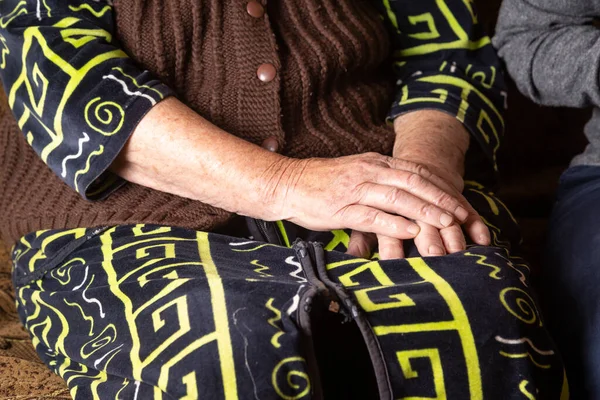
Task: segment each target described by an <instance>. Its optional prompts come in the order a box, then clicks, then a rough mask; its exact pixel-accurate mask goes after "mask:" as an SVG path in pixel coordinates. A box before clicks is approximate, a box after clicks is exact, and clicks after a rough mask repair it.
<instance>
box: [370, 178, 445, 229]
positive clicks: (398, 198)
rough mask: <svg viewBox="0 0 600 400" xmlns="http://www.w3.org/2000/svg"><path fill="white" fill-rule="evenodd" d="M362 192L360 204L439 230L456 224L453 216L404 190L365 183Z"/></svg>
mask: <svg viewBox="0 0 600 400" xmlns="http://www.w3.org/2000/svg"><path fill="white" fill-rule="evenodd" d="M361 190H362V194H361V199H360V201H359V203H360V204H363V205H366V206H370V207H374V208H377V209H380V210H383V211H387V212H389V213H392V214H398V215H402V216H403V217H406V218H410V219H413V220H416V221H421V222H425V223H427V224H430V225H433V226H435V227H437V228H445V227H447V226H450V225H452V224H453V223H454V222H455V219H454V216H453V215H452V214H450V213H448V212H446V211H444V210H443V209H441V208H440V207H437V206H435V205H434V204H431V203H429V202H427V201H425V200H423V199H422V198H419V197H417V196H415V195H413V194H411V193H409V192H407V191H405V190H403V189H399V188H397V187H392V186H383V185H377V184H374V183H365V184H363V185H362V187H361Z"/></svg>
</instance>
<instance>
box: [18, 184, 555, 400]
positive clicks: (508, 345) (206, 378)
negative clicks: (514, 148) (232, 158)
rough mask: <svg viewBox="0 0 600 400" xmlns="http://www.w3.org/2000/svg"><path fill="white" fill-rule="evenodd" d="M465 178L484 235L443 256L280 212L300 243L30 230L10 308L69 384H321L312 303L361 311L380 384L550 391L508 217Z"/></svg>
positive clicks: (139, 229) (265, 392) (166, 389)
mask: <svg viewBox="0 0 600 400" xmlns="http://www.w3.org/2000/svg"><path fill="white" fill-rule="evenodd" d="M472 190H473V192H472V193H467V196H468V197H469V196H470V197H471V199H475V200H471V199H470V200H471V201H472V202H474V203H475V202H479V203H481V204H482V206H481V207H480V208H479V210H480V212H481V213H482V215H484V217H485V218H486V221H487V222H488V223H489V224H490V226H491V228H492V230H493V232H494V234H493V240H494V243H495V244H496V247H489V248H484V247H470V248H469V249H468V250H467V251H465V252H463V253H460V254H457V255H451V256H444V257H433V258H420V257H413V258H410V259H407V260H390V261H379V260H377V259H373V260H365V259H356V258H352V257H350V256H347V255H345V254H344V253H343V250H344V248H345V246H346V245H347V240H348V232H345V231H335V232H329V233H325V234H323V233H315V232H308V231H303V230H302V229H300V228H297V227H292V226H290V225H286V224H280V228H281V233H282V235H283V236H284V238H283V240H284V242H285V241H286V240H287V243H285V244H289V245H290V246H291V244H292V243H291V242H293V241H294V239H295V238H297V237H299V238H300V239H303V240H304V241H302V242H301V243H304V245H305V246H308V247H306V248H304V250H303V248H299V247H298V246H296V247H295V248H290V247H286V246H274V245H271V244H268V243H262V242H257V241H252V240H247V239H240V238H232V237H227V236H223V235H215V234H206V233H201V232H194V231H190V230H184V229H178V228H170V227H159V226H144V225H138V226H127V227H116V228H110V229H108V230H105V231H103V232H99V231H94V230H90V229H87V230H86V229H81V230H72V231H59V232H40V233H38V234H35V235H30V236H28V237H26V238H24V239H23V240H22V241H21V243H20V244H19V245H18V246H17V247H16V248H15V251H14V253H13V258H14V259H15V261H16V262H15V264H16V269H15V280H16V282H17V297H18V303H19V311H20V315H21V318H22V320H23V322H24V324H25V325H26V327H27V328H28V330H29V331H30V333H31V334H32V337H33V340H34V344H35V345H36V348H37V350H38V353H39V354H40V356H41V357H42V359H43V360H44V361H45V362H46V364H47V365H49V366H50V368H52V369H53V370H54V371H55V372H57V373H58V374H59V375H61V376H62V377H63V378H64V379H65V380H66V381H67V383H68V384H69V386H70V387H71V388H72V390H73V391H74V392H75V393H74V394H75V395H76V397H77V398H88V397H91V396H92V394H93V393H96V394H100V398H114V397H115V396H116V395H117V393H120V395H122V396H121V397H122V398H133V397H132V396H134V395H137V396H141V393H144V394H145V395H144V396H142V397H138V398H152V397H154V398H161V397H162V396H165V397H169V396H177V397H184V396H190V398H193V397H194V395H195V394H199V395H200V396H204V397H206V396H210V397H211V398H227V397H228V396H232V397H236V395H237V396H239V397H240V398H256V397H257V396H258V398H261V399H269V398H318V396H319V386H321V383H320V382H319V374H318V373H317V372H316V368H317V367H318V366H317V365H316V364H315V359H316V357H315V354H314V348H313V345H312V342H311V341H310V340H309V339H310V336H311V330H312V331H318V329H315V327H314V326H311V324H314V323H315V322H316V321H315V320H314V318H313V317H312V316H314V313H315V308H318V307H320V308H323V307H326V308H327V310H326V311H325V315H326V316H327V315H329V316H335V318H337V320H339V318H340V315H341V314H344V315H346V317H347V318H348V319H349V320H351V321H352V322H350V323H351V324H355V323H356V324H358V325H360V326H361V329H362V333H363V340H364V342H365V343H367V347H368V348H369V351H370V352H371V359H372V360H373V359H377V358H378V357H379V360H380V362H381V365H379V366H374V368H375V371H376V373H377V374H378V375H381V374H383V375H384V376H383V377H381V376H380V380H379V391H380V393H382V390H383V391H384V392H385V388H382V385H383V386H385V385H386V383H385V381H387V382H388V383H387V385H388V387H387V390H388V391H389V394H390V395H391V394H393V396H395V397H411V396H412V397H436V396H442V395H443V394H445V395H446V396H447V397H448V398H467V397H471V398H478V397H486V398H502V399H508V398H522V396H524V395H525V396H526V395H527V394H532V393H536V391H537V392H538V393H539V394H540V396H542V397H544V398H559V395H560V392H561V390H563V372H562V367H561V364H560V360H559V359H558V356H557V355H556V354H555V353H554V352H553V350H552V343H551V341H550V339H549V338H548V337H547V335H546V333H545V330H544V326H543V322H542V319H541V317H540V315H539V312H538V310H537V308H536V305H535V298H534V295H533V294H532V293H531V292H530V288H529V286H528V282H527V276H528V268H527V265H526V264H524V263H523V262H522V260H520V259H519V258H515V257H512V255H511V253H510V252H509V250H508V249H509V248H510V247H511V245H513V244H514V243H515V241H516V239H512V238H511V235H512V234H514V235H513V236H515V237H516V235H517V234H518V233H514V232H515V231H514V224H513V223H512V222H508V221H507V220H506V217H507V214H506V213H507V210H505V208H504V207H503V205H502V204H501V202H499V201H497V199H495V198H494V197H493V195H491V194H489V193H487V192H484V191H483V190H482V188H477V187H474V188H472ZM503 217H504V220H503ZM511 229H512V231H511ZM507 232H508V233H509V235H505V234H506V233H507ZM507 237H508V238H507ZM315 240H318V241H321V242H323V243H324V245H323V247H324V248H325V251H324V252H323V253H322V256H321V258H319V256H318V249H317V250H315V247H314V246H313V247H312V248H311V247H310V246H312V245H310V244H308V243H307V241H315ZM408 246H410V243H409V244H408ZM317 247H318V246H317ZM303 251H306V253H303ZM412 251H414V249H413V250H412ZM303 254H304V255H303ZM306 254H308V256H307V257H308V258H307V259H302V258H303V257H305V256H306ZM412 255H415V256H417V254H414V253H413V254H412ZM307 263H308V264H307ZM319 265H321V267H320V268H321V269H320V270H319ZM365 329H366V330H365ZM362 345H363V346H364V344H362ZM353 349H354V347H353V346H350V347H349V348H348V349H347V351H348V352H353V351H354V350H353ZM320 350H323V349H320ZM320 363H321V361H320ZM321 364H322V363H321ZM350 367H351V366H350ZM321 375H323V374H321ZM382 381H383V382H382Z"/></svg>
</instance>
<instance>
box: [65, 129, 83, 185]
mask: <svg viewBox="0 0 600 400" xmlns="http://www.w3.org/2000/svg"><path fill="white" fill-rule="evenodd" d="M89 141H90V137H89V136H88V134H87V133H85V132H83V137H82V138H80V139H79V149H78V150H77V153H76V154H72V155H70V156H66V157H65V158H64V159H63V161H62V172H61V173H60V176H62V177H63V178H65V177H66V176H67V161H69V160H75V159H76V158H79V157H81V155H82V154H83V144H84V143H87V142H89Z"/></svg>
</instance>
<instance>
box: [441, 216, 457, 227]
mask: <svg viewBox="0 0 600 400" xmlns="http://www.w3.org/2000/svg"><path fill="white" fill-rule="evenodd" d="M453 222H454V218H452V215H450V214H442V215H441V217H440V223H441V224H442V225H443V226H450V225H452V223H453Z"/></svg>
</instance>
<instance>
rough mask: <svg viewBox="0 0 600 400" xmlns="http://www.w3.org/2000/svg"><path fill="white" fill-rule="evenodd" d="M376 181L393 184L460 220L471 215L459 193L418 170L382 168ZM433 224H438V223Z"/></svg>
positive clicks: (386, 184) (382, 183)
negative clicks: (442, 186) (419, 172)
mask: <svg viewBox="0 0 600 400" xmlns="http://www.w3.org/2000/svg"><path fill="white" fill-rule="evenodd" d="M429 174H430V175H429V176H432V175H431V173H429ZM440 179H441V178H440ZM375 183H378V184H380V185H385V186H391V187H394V188H398V189H401V190H402V191H405V192H408V193H411V194H412V195H414V196H416V197H418V198H421V199H422V200H424V201H426V202H429V203H431V204H433V205H435V206H437V207H438V208H440V209H443V210H444V211H447V212H448V213H450V214H451V215H452V216H453V217H455V218H456V220H457V221H458V222H464V221H466V219H467V218H468V216H469V213H468V211H467V210H466V209H465V208H464V206H463V204H461V201H460V198H459V197H458V195H456V194H453V192H452V191H449V190H442V189H441V188H440V187H439V186H437V185H435V184H434V183H432V182H431V181H430V180H429V179H428V178H425V177H424V176H422V175H420V174H418V173H416V172H410V171H404V170H397V169H393V168H381V169H380V172H379V173H378V175H377V177H376V179H375ZM446 186H447V185H446ZM424 222H426V221H424ZM433 225H435V226H437V225H438V224H433Z"/></svg>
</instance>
